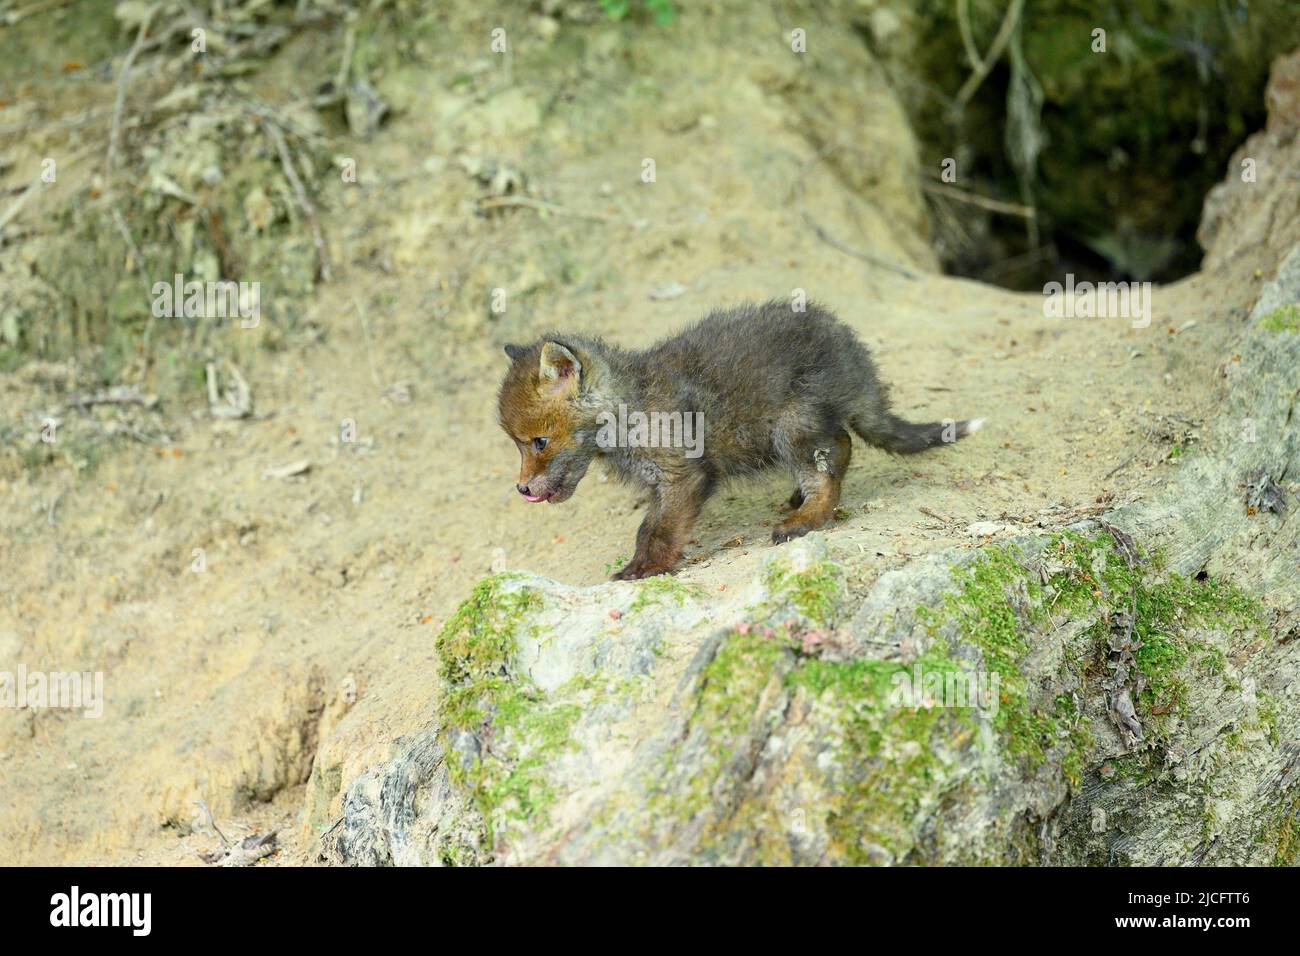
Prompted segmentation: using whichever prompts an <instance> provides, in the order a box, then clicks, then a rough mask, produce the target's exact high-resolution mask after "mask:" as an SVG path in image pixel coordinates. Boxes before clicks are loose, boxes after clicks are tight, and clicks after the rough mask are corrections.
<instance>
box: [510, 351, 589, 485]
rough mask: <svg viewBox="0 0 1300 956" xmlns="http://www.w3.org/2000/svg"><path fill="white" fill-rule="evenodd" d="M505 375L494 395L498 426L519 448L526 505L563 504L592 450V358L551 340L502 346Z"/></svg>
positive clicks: (520, 469) (587, 462)
mask: <svg viewBox="0 0 1300 956" xmlns="http://www.w3.org/2000/svg"><path fill="white" fill-rule="evenodd" d="M506 355H508V356H510V370H509V371H508V372H506V378H505V381H504V382H502V383H501V391H500V393H499V394H498V395H497V407H498V412H499V414H500V418H501V427H502V428H504V429H505V431H506V434H507V435H509V436H510V438H511V439H512V440H513V441H514V443H515V445H517V446H518V448H519V458H520V463H519V483H518V484H517V485H516V486H515V487H516V488H517V489H518V491H519V493H520V494H521V495H523V496H524V497H525V498H527V499H528V500H529V501H550V502H553V503H559V502H561V501H564V500H566V499H568V498H569V497H570V496H571V495H572V494H573V490H574V489H575V488H576V487H577V486H578V482H580V481H581V480H582V476H583V475H585V474H586V473H587V466H588V465H590V464H591V459H592V457H593V456H594V455H595V454H596V452H597V451H598V448H597V445H596V431H597V427H596V409H595V408H594V407H593V406H594V405H595V404H596V403H594V402H593V401H592V398H593V396H592V394H591V386H592V378H593V376H594V374H595V373H596V371H597V369H596V363H595V360H594V358H593V357H592V356H590V355H588V354H586V353H584V352H583V351H582V350H580V349H577V348H573V349H571V348H569V347H568V346H565V345H561V344H560V343H559V342H555V341H549V340H548V341H542V342H538V343H536V344H535V345H530V346H525V345H507V346H506Z"/></svg>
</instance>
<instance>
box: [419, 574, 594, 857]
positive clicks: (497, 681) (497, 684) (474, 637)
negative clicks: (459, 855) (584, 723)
mask: <svg viewBox="0 0 1300 956" xmlns="http://www.w3.org/2000/svg"><path fill="white" fill-rule="evenodd" d="M511 580H512V576H511V575H495V576H493V577H490V578H486V579H484V580H483V581H481V582H479V584H478V585H476V586H475V588H474V590H473V592H472V593H471V595H470V597H469V598H468V599H467V600H466V601H465V602H464V603H462V604H461V606H460V607H459V608H458V609H457V611H456V613H455V614H453V615H452V616H451V618H450V619H449V620H448V621H447V623H446V624H445V625H444V626H443V628H442V631H441V632H440V633H439V634H438V638H437V641H436V648H437V652H438V658H439V662H440V667H441V672H442V677H443V679H444V680H445V681H446V687H447V689H446V691H445V694H444V697H443V701H442V705H441V707H440V717H441V725H442V728H443V732H444V735H446V736H445V740H446V741H447V742H448V744H449V745H454V744H455V742H456V737H457V735H458V734H459V733H465V734H471V735H473V736H474V738H476V739H477V740H478V741H479V745H480V753H479V755H478V756H477V757H474V758H473V759H469V760H467V759H465V758H464V757H463V756H461V755H459V754H458V753H456V752H455V751H454V750H453V751H452V757H451V759H450V760H449V762H448V766H449V769H450V773H451V778H452V780H453V782H454V783H456V784H458V785H459V786H462V787H464V788H465V789H466V790H468V792H469V794H470V798H471V800H472V802H473V803H474V805H475V807H476V808H477V809H478V810H479V812H480V814H481V815H482V818H483V822H484V827H485V829H486V831H487V838H488V845H489V846H492V845H493V844H494V843H495V839H496V835H497V831H498V829H499V827H500V826H501V824H503V823H506V822H510V821H516V822H528V821H534V820H536V819H544V815H545V812H546V810H547V809H548V808H549V807H550V806H551V805H552V804H553V803H554V802H555V794H554V792H553V790H552V789H551V787H550V786H549V785H548V783H547V780H546V776H545V768H546V766H547V765H548V764H549V763H550V762H551V761H552V760H554V758H555V757H557V756H558V755H559V754H560V753H562V752H563V751H565V750H567V749H570V748H571V747H573V746H574V745H573V742H572V736H571V735H572V730H573V725H574V724H575V723H576V722H577V720H578V718H579V717H580V716H581V714H582V709H581V707H580V706H579V705H578V703H577V702H576V701H575V700H573V699H572V698H573V697H575V696H576V695H578V694H580V693H581V692H583V691H585V690H586V689H587V685H586V683H585V682H584V681H581V680H579V681H575V682H572V685H571V686H569V685H566V687H565V688H561V689H560V690H558V691H556V692H555V693H554V694H552V695H546V694H543V693H541V692H540V691H539V690H538V689H537V688H536V687H535V686H534V685H533V683H532V682H531V681H529V680H528V679H527V678H525V677H523V676H521V675H516V674H511V673H510V666H511V661H512V658H513V656H514V654H515V653H516V651H517V647H518V644H517V638H518V629H519V627H520V625H521V621H522V619H523V617H524V615H525V614H527V613H528V612H529V611H531V610H533V609H535V608H536V607H538V606H539V605H540V603H541V599H540V597H539V595H538V594H537V593H536V592H534V591H529V590H524V589H510V588H508V587H507V585H508V583H509V582H510V581H511Z"/></svg>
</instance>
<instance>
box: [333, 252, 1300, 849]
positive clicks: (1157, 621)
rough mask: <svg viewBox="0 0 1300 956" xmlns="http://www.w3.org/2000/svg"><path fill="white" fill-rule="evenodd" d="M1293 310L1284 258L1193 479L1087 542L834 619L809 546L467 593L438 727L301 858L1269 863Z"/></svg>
mask: <svg viewBox="0 0 1300 956" xmlns="http://www.w3.org/2000/svg"><path fill="white" fill-rule="evenodd" d="M1298 301H1300V250H1296V251H1294V252H1292V254H1291V255H1290V256H1289V257H1288V258H1287V260H1286V261H1285V263H1284V264H1283V266H1282V268H1281V269H1280V271H1279V274H1278V276H1277V278H1276V279H1275V280H1273V281H1272V282H1270V283H1269V284H1268V285H1267V286H1266V288H1265V290H1264V293H1263V295H1262V296H1261V298H1260V300H1259V303H1258V304H1257V306H1256V308H1255V310H1254V313H1253V316H1252V320H1251V324H1250V327H1249V330H1248V331H1247V333H1246V336H1245V340H1244V341H1243V342H1242V343H1241V347H1240V358H1239V360H1234V361H1232V362H1230V363H1229V374H1230V375H1231V382H1230V385H1229V387H1228V390H1227V397H1226V399H1225V402H1224V405H1223V408H1222V413H1221V415H1220V417H1219V418H1218V420H1217V422H1216V423H1215V424H1214V426H1213V428H1212V429H1211V430H1210V432H1211V433H1210V434H1209V435H1207V437H1206V440H1205V444H1204V448H1203V451H1204V453H1203V454H1198V455H1197V456H1196V460H1195V461H1194V462H1191V463H1189V465H1188V467H1186V468H1185V469H1183V470H1181V471H1180V472H1179V473H1178V477H1177V478H1175V479H1174V480H1172V481H1171V482H1170V483H1169V484H1168V485H1167V486H1166V487H1164V488H1163V489H1161V490H1160V491H1159V492H1158V493H1155V494H1153V495H1151V497H1149V498H1148V499H1146V500H1144V501H1141V502H1138V503H1135V504H1132V505H1130V506H1126V507H1123V508H1120V509H1118V510H1116V511H1114V512H1111V513H1109V514H1106V515H1104V516H1101V517H1099V518H1097V519H1095V520H1088V521H1085V522H1082V523H1078V524H1076V525H1073V526H1071V527H1068V528H1065V529H1062V530H1060V531H1059V532H1056V533H1050V534H1049V533H1043V534H1038V535H1030V536H1025V535H1021V536H1016V537H1011V538H1006V539H1004V540H999V541H997V542H995V543H993V542H991V543H989V544H987V545H986V546H985V547H983V548H979V549H975V550H960V549H958V550H950V551H945V552H940V553H937V554H932V555H930V556H928V557H927V558H924V559H921V560H918V561H915V562H913V563H911V564H908V565H905V566H904V567H902V568H900V569H897V570H895V571H891V572H888V573H886V574H884V575H883V576H881V577H880V578H878V579H877V580H876V581H875V582H874V583H873V584H872V585H871V586H870V587H869V588H868V589H867V590H866V591H865V592H863V593H857V594H855V593H852V591H851V590H850V589H848V588H846V587H845V585H844V575H843V569H844V567H845V565H846V562H850V561H851V560H852V555H851V554H847V553H844V552H836V550H835V549H833V548H832V547H830V546H829V544H828V541H827V539H826V538H825V537H824V536H822V535H820V534H813V535H809V536H808V537H807V538H805V539H803V540H801V541H798V542H795V543H793V544H792V545H790V546H787V547H783V548H779V549H773V550H772V551H771V553H770V556H769V558H768V560H767V562H766V563H765V564H764V567H763V570H762V571H761V573H760V574H758V575H756V576H755V577H754V579H753V580H752V581H750V582H749V585H748V586H747V587H746V588H743V589H738V590H735V591H734V593H726V592H724V593H716V592H715V593H706V592H705V591H704V590H703V589H702V588H700V587H699V586H696V585H692V584H689V583H686V582H683V581H679V580H676V579H673V578H657V579H652V580H649V581H646V582H640V583H611V584H605V585H600V586H597V587H592V588H573V587H568V586H565V585H560V584H557V583H555V582H552V581H549V580H547V579H544V578H540V577H537V576H533V575H525V574H520V575H501V576H495V577H491V578H488V579H486V580H485V581H483V582H482V583H481V584H480V585H479V586H478V588H477V589H476V590H475V593H474V594H473V595H472V596H471V597H470V599H469V600H467V601H466V602H465V604H464V605H463V606H462V607H461V609H460V611H459V612H458V613H457V614H456V616H455V617H453V618H452V619H451V620H450V621H449V622H448V623H447V624H446V626H445V627H444V628H443V629H442V631H441V634H440V635H439V637H438V640H437V661H438V669H439V673H438V675H437V677H438V679H439V681H440V682H441V683H442V685H443V686H444V687H445V689H444V691H443V693H442V697H441V700H440V703H439V706H438V715H437V720H436V722H434V723H433V724H431V725H430V726H429V727H428V728H427V729H426V730H425V731H423V732H421V733H419V734H416V735H413V736H410V737H408V738H406V739H404V740H402V741H399V742H398V743H397V745H396V747H395V749H394V754H393V756H392V759H390V760H389V761H387V762H386V763H383V764H381V765H379V766H376V767H373V768H372V769H371V770H369V771H367V772H366V773H365V774H363V775H362V776H361V777H359V778H358V779H357V780H356V781H355V782H353V783H352V784H351V786H350V787H348V789H347V792H346V795H345V798H344V801H343V812H342V816H341V818H340V819H339V820H338V821H337V822H336V823H335V824H334V826H333V827H332V828H331V829H330V830H329V832H328V833H327V834H326V835H325V837H324V838H323V840H322V842H321V858H322V859H324V860H327V861H331V862H338V863H352V864H377V863H422V864H435V863H456V864H462V863H487V862H494V863H503V864H519V863H531V864H538V863H567V864H572V863H651V864H673V863H687V862H691V863H700V862H708V863H796V864H809V863H849V864H852V863H884V864H890V863H902V864H945V863H981V864H986V863H1076V864H1114V863H1128V864H1196V863H1238V864H1265V863H1291V862H1293V861H1294V860H1295V859H1296V854H1297V851H1298V850H1300V841H1298V840H1297V836H1298V835H1300V817H1298V816H1297V813H1298V812H1300V770H1298V769H1297V760H1298V759H1300V640H1297V638H1298V637H1300V611H1297V602H1296V596H1297V595H1300V540H1298V531H1300V524H1297V519H1296V517H1295V514H1296V512H1295V510H1294V508H1293V507H1290V506H1289V505H1288V504H1287V499H1289V498H1290V494H1289V493H1288V492H1287V490H1286V488H1287V486H1288V485H1289V484H1293V483H1294V482H1295V480H1296V477H1297V475H1300V429H1297V428H1296V427H1295V423H1294V416H1295V411H1296V403H1297V401H1300V330H1297V328H1296V327H1295V325H1294V309H1295V306H1294V303H1296V302H1298ZM432 676H433V675H431V678H432Z"/></svg>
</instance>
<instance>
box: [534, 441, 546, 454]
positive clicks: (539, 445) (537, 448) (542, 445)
mask: <svg viewBox="0 0 1300 956" xmlns="http://www.w3.org/2000/svg"><path fill="white" fill-rule="evenodd" d="M545 447H546V439H545V438H534V439H533V451H541V450H542V449H543V448H545Z"/></svg>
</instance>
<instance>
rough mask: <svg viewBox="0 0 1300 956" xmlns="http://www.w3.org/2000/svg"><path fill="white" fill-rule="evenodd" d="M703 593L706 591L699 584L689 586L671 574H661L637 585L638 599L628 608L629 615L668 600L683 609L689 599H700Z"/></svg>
mask: <svg viewBox="0 0 1300 956" xmlns="http://www.w3.org/2000/svg"><path fill="white" fill-rule="evenodd" d="M703 593H704V589H703V588H702V587H700V585H698V584H688V583H686V582H685V581H680V580H678V579H677V578H675V577H673V576H672V575H671V574H660V575H657V576H655V577H653V578H646V579H645V580H643V581H641V582H640V583H638V584H637V591H636V598H635V599H634V600H633V601H632V606H631V607H630V608H628V613H629V614H635V613H636V612H637V611H640V610H642V609H644V608H646V607H650V606H652V605H655V604H661V603H663V602H664V601H668V600H672V601H675V602H676V604H677V606H678V607H682V606H684V605H685V604H686V601H687V599H688V598H694V597H700V596H701V595H702V594H703Z"/></svg>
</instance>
